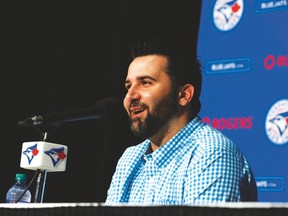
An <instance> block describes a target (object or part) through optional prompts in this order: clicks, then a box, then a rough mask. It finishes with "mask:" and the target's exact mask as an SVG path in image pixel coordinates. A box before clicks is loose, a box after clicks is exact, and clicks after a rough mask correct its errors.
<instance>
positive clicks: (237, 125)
mask: <svg viewBox="0 0 288 216" xmlns="http://www.w3.org/2000/svg"><path fill="white" fill-rule="evenodd" d="M202 122H203V123H207V124H211V125H212V126H213V127H215V128H217V129H219V130H224V129H228V130H232V129H233V130H238V129H251V128H252V127H253V122H252V117H234V118H232V117H230V118H223V117H222V118H213V119H210V118H209V117H204V118H203V119H202Z"/></svg>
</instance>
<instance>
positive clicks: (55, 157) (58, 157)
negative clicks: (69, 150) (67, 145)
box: [44, 147, 67, 167]
mask: <svg viewBox="0 0 288 216" xmlns="http://www.w3.org/2000/svg"><path fill="white" fill-rule="evenodd" d="M44 153H45V154H47V155H48V156H49V157H50V158H51V161H52V163H53V166H54V167H55V166H56V165H57V164H58V163H60V162H61V161H63V160H64V159H65V158H66V157H67V155H66V154H65V152H64V147H62V148H52V149H50V150H49V151H44Z"/></svg>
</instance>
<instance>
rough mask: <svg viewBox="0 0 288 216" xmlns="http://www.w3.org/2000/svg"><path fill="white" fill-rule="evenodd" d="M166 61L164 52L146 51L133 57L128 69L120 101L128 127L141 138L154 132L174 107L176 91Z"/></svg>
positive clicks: (172, 111) (176, 108)
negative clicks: (166, 70) (128, 123)
mask: <svg viewBox="0 0 288 216" xmlns="http://www.w3.org/2000/svg"><path fill="white" fill-rule="evenodd" d="M166 65H167V59H166V58H165V57H164V56H159V55H148V56H143V57H137V58H136V59H134V61H133V62H132V63H131V64H130V66H129V69H128V74H127V78H126V82H125V86H126V88H127V94H126V97H125V98H124V101H123V104H124V107H125V109H126V111H127V113H128V115H129V119H130V123H131V129H132V131H133V132H134V134H135V135H137V136H139V137H141V138H144V139H146V138H149V137H151V136H153V135H154V134H155V133H157V132H158V130H159V129H160V128H162V127H163V126H164V125H165V123H167V121H168V120H169V119H170V117H171V116H172V115H173V114H175V113H176V112H177V110H178V99H177V95H178V94H177V92H175V90H174V89H172V88H171V81H170V78H169V75H168V74H167V73H166V72H165V68H166Z"/></svg>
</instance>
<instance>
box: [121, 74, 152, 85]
mask: <svg viewBox="0 0 288 216" xmlns="http://www.w3.org/2000/svg"><path fill="white" fill-rule="evenodd" d="M136 79H137V80H144V79H151V80H153V81H156V79H155V78H153V77H151V76H139V77H136ZM128 83H131V81H130V80H129V79H126V80H125V84H128Z"/></svg>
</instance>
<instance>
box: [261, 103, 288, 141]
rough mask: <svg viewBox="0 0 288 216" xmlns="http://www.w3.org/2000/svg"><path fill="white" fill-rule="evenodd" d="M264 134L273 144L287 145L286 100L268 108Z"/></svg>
mask: <svg viewBox="0 0 288 216" xmlns="http://www.w3.org/2000/svg"><path fill="white" fill-rule="evenodd" d="M266 133H267V136H268V138H269V139H270V140H271V141H272V142H273V143H275V144H278V145H282V144H286V143H288V100H284V99H283V100H280V101H278V102H277V103H275V104H274V105H273V106H272V107H271V108H270V110H269V112H268V114H267V117H266Z"/></svg>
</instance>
